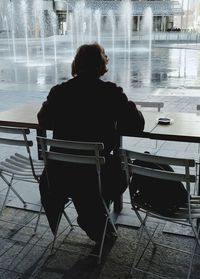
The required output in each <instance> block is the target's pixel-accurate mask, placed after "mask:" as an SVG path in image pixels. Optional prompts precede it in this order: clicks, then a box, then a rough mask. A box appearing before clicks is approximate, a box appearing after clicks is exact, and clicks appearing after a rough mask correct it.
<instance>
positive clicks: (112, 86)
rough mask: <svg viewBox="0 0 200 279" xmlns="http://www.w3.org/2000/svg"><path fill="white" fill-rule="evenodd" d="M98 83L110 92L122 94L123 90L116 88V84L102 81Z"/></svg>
mask: <svg viewBox="0 0 200 279" xmlns="http://www.w3.org/2000/svg"><path fill="white" fill-rule="evenodd" d="M100 82H101V83H102V84H103V86H105V87H106V88H107V89H108V90H109V91H110V92H119V93H122V92H123V89H122V87H120V86H118V85H117V84H116V83H114V82H112V81H103V80H100Z"/></svg>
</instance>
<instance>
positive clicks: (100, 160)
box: [37, 137, 117, 263]
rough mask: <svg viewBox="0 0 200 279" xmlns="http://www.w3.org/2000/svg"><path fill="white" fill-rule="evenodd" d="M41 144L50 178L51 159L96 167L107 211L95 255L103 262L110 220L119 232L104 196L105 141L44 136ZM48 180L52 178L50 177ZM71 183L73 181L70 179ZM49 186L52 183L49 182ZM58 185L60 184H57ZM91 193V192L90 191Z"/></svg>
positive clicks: (100, 193) (40, 140)
mask: <svg viewBox="0 0 200 279" xmlns="http://www.w3.org/2000/svg"><path fill="white" fill-rule="evenodd" d="M37 139H38V141H39V144H40V146H41V151H42V153H41V155H42V157H43V159H44V163H45V169H46V174H47V177H48V178H49V172H48V163H49V162H50V161H51V160H54V161H62V162H68V163H73V164H77V167H80V165H90V166H94V167H95V169H96V175H97V179H98V192H99V196H100V199H101V202H102V205H103V207H104V209H105V212H106V221H105V226H104V231H103V235H102V239H101V244H100V249H99V253H98V255H95V256H97V257H98V263H100V262H101V257H102V252H103V246H104V241H105V235H106V231H107V226H108V221H110V224H111V225H112V227H113V230H114V231H115V233H117V230H116V227H115V224H114V223H113V220H112V218H111V215H110V208H109V207H108V206H107V204H106V202H105V200H104V198H103V196H102V190H101V167H102V165H104V164H105V158H104V157H103V156H101V155H100V151H102V150H103V148H104V146H103V143H98V142H78V141H67V140H58V139H49V138H44V137H37ZM52 147H53V148H60V150H59V151H56V152H54V151H52ZM72 150H73V152H74V150H75V151H76V155H75V154H72V153H73V152H72ZM85 152H88V155H83V154H85ZM48 182H50V180H49V179H48ZM70 183H73V182H71V181H70ZM49 187H51V186H50V183H49ZM57 187H58V186H57ZM88 194H89V193H88ZM63 213H64V212H60V215H61V216H62V214H63ZM60 219H61V218H59V221H58V224H57V230H56V233H55V236H54V240H53V244H52V249H53V247H54V244H55V240H56V237H57V231H58V227H59V223H60Z"/></svg>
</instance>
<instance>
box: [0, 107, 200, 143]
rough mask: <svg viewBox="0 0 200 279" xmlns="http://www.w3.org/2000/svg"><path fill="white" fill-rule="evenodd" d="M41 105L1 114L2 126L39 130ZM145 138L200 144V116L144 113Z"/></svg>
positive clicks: (180, 113) (179, 113)
mask: <svg viewBox="0 0 200 279" xmlns="http://www.w3.org/2000/svg"><path fill="white" fill-rule="evenodd" d="M41 105H42V104H41V103H28V104H23V105H21V106H18V107H15V108H12V109H9V110H6V111H2V112H0V125H2V126H14V127H27V128H33V129H38V128H39V124H38V120H37V113H38V111H39V109H40V108H41ZM142 113H143V115H144V118H145V128H144V133H143V136H144V137H149V138H152V139H162V140H175V141H186V142H200V114H199V113H187V112H157V111H142ZM159 117H170V118H171V119H172V120H173V121H172V123H171V124H170V125H160V124H158V118H159Z"/></svg>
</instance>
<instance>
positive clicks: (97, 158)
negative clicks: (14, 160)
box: [37, 137, 105, 193]
mask: <svg viewBox="0 0 200 279" xmlns="http://www.w3.org/2000/svg"><path fill="white" fill-rule="evenodd" d="M37 140H38V142H39V144H40V146H41V156H42V158H43V160H44V163H45V167H46V170H47V169H48V161H49V160H54V161H62V162H68V163H77V164H79V165H80V164H84V165H85V164H89V165H94V166H96V170H97V175H98V183H99V190H100V193H101V178H100V173H101V165H103V164H105V158H104V157H103V156H101V155H100V151H102V150H103V149H104V145H103V143H99V142H80V141H67V140H60V139H49V138H45V137H37ZM52 147H53V148H56V151H52ZM72 151H73V152H72ZM74 151H75V154H72V153H74ZM86 151H87V155H83V154H84V153H83V152H86ZM47 175H48V173H47Z"/></svg>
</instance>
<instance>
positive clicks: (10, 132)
mask: <svg viewBox="0 0 200 279" xmlns="http://www.w3.org/2000/svg"><path fill="white" fill-rule="evenodd" d="M0 133H1V136H0V145H7V146H10V147H12V148H13V147H14V148H15V149H16V150H18V152H16V153H14V154H13V153H12V154H11V155H10V156H9V157H7V158H5V159H4V160H3V161H1V162H0V178H1V179H2V180H3V181H4V182H5V184H6V185H7V191H6V194H5V198H4V200H3V204H2V207H1V210H0V216H1V217H2V216H3V211H4V209H5V206H6V204H7V200H8V197H9V194H10V191H12V192H13V194H14V195H15V196H16V198H17V199H19V200H20V202H21V203H22V204H23V207H24V209H26V207H27V205H28V204H29V203H30V204H31V205H34V204H33V203H31V202H27V201H25V200H24V198H23V196H22V195H21V194H19V190H17V188H20V184H19V182H20V181H21V182H22V181H23V182H27V187H28V186H30V183H36V184H38V183H39V181H40V176H41V174H42V171H43V169H44V164H43V161H41V160H37V159H33V158H32V155H31V148H30V147H31V146H32V145H33V141H32V140H28V134H30V130H29V129H25V128H14V127H1V126H0ZM19 150H21V153H20V152H19ZM28 184H29V185H28ZM35 206H37V207H38V210H37V211H38V218H37V222H36V224H35V227H34V232H36V230H37V226H38V222H39V218H40V214H41V211H42V206H41V203H39V204H35ZM1 220H2V221H3V220H4V219H1ZM5 221H6V222H9V220H5ZM28 222H29V221H28ZM28 222H27V223H26V224H21V225H22V226H28ZM12 223H14V222H13V221H12Z"/></svg>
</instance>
